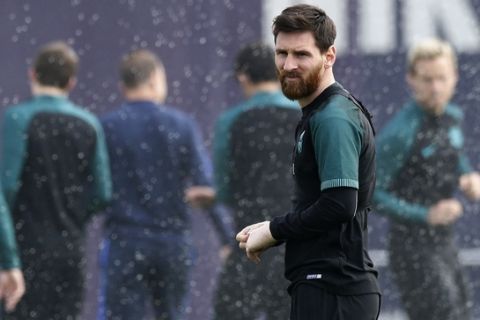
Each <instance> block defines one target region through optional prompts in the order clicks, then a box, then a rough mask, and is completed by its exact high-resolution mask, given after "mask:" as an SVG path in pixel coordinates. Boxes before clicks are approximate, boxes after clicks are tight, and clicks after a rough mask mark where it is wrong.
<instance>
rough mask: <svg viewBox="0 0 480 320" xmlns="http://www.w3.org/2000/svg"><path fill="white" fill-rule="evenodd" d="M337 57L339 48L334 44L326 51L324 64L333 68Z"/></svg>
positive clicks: (326, 67)
mask: <svg viewBox="0 0 480 320" xmlns="http://www.w3.org/2000/svg"><path fill="white" fill-rule="evenodd" d="M336 58H337V49H335V47H334V46H333V45H331V46H330V48H328V50H327V52H326V53H325V61H324V64H323V66H324V67H325V69H328V68H332V67H333V65H334V64H335V60H336Z"/></svg>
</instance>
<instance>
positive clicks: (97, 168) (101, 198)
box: [92, 119, 112, 211]
mask: <svg viewBox="0 0 480 320" xmlns="http://www.w3.org/2000/svg"><path fill="white" fill-rule="evenodd" d="M92 124H93V126H94V128H95V131H96V133H97V137H96V145H95V158H94V166H93V171H94V172H93V173H94V183H95V187H94V196H93V199H92V206H93V207H92V211H98V210H100V209H101V208H103V207H104V206H106V205H107V204H108V202H109V201H110V200H111V198H112V177H111V171H110V164H109V159H108V150H107V144H106V140H105V134H104V131H103V128H102V126H101V125H100V123H99V122H98V121H96V119H95V121H92Z"/></svg>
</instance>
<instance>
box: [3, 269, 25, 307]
mask: <svg viewBox="0 0 480 320" xmlns="http://www.w3.org/2000/svg"><path fill="white" fill-rule="evenodd" d="M24 293H25V281H24V279H23V273H22V271H21V270H20V269H11V270H2V271H0V299H1V300H5V310H6V311H7V312H10V311H13V310H14V309H15V307H16V306H17V303H18V302H19V301H20V299H21V298H22V296H23V294H24Z"/></svg>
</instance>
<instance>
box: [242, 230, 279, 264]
mask: <svg viewBox="0 0 480 320" xmlns="http://www.w3.org/2000/svg"><path fill="white" fill-rule="evenodd" d="M236 239H237V241H238V242H239V247H240V248H242V249H245V251H246V253H247V257H248V258H249V259H250V260H252V261H254V262H257V263H258V262H260V255H261V254H262V253H263V251H265V250H266V249H268V248H270V247H271V246H273V245H275V243H276V242H277V240H275V239H274V238H273V237H272V234H271V232H270V221H264V222H260V223H257V224H253V225H250V226H248V227H246V228H244V229H243V230H242V231H240V232H239V233H238V234H237V237H236Z"/></svg>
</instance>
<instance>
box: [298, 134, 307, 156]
mask: <svg viewBox="0 0 480 320" xmlns="http://www.w3.org/2000/svg"><path fill="white" fill-rule="evenodd" d="M304 135H305V130H303V131H302V133H300V136H299V137H298V141H297V153H302V149H303V136H304Z"/></svg>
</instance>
